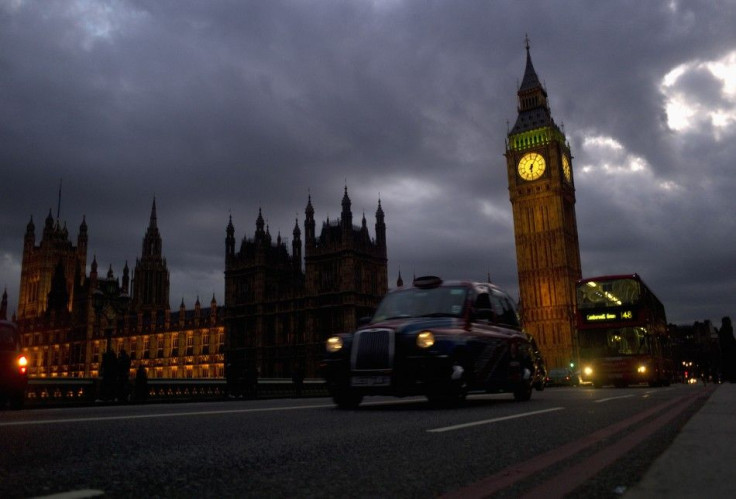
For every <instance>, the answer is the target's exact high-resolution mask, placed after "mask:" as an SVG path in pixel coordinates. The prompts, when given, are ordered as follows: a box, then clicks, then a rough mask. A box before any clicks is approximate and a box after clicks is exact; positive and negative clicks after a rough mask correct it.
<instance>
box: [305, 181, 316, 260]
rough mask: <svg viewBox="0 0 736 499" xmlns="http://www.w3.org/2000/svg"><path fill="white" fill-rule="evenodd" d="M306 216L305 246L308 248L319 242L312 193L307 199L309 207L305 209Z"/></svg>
mask: <svg viewBox="0 0 736 499" xmlns="http://www.w3.org/2000/svg"><path fill="white" fill-rule="evenodd" d="M304 214H305V215H306V218H305V219H304V246H305V247H307V248H314V246H315V245H316V244H317V239H316V236H315V228H314V227H315V224H314V208H313V207H312V195H311V194H310V195H309V199H308V200H307V207H306V209H305V210H304Z"/></svg>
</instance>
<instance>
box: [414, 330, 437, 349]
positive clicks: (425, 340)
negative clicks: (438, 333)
mask: <svg viewBox="0 0 736 499" xmlns="http://www.w3.org/2000/svg"><path fill="white" fill-rule="evenodd" d="M432 345H434V334H433V333H432V331H422V332H421V333H419V334H418V335H417V346H418V347H419V348H429V347H431V346H432Z"/></svg>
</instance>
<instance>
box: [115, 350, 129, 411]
mask: <svg viewBox="0 0 736 499" xmlns="http://www.w3.org/2000/svg"><path fill="white" fill-rule="evenodd" d="M129 384H130V356H129V355H128V353H127V352H126V351H125V349H124V348H123V349H121V350H120V353H119V354H118V380H117V399H118V401H120V402H127V401H128V399H129V398H130V387H129Z"/></svg>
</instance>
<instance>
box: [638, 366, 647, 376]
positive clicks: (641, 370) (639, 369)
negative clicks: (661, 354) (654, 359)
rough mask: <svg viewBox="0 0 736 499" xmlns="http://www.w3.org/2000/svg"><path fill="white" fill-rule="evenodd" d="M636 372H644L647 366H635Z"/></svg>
mask: <svg viewBox="0 0 736 499" xmlns="http://www.w3.org/2000/svg"><path fill="white" fill-rule="evenodd" d="M636 372H638V373H639V374H644V373H645V372H647V366H639V367H637V368H636Z"/></svg>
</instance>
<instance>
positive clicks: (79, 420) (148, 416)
mask: <svg viewBox="0 0 736 499" xmlns="http://www.w3.org/2000/svg"><path fill="white" fill-rule="evenodd" d="M325 407H335V406H334V404H329V405H298V406H291V407H261V408H253V409H230V410H220V411H202V412H169V413H160V414H130V415H126V416H104V417H89V418H69V419H41V420H38V421H9V422H5V423H0V427H2V426H31V425H42V424H63V423H89V422H93V421H94V422H99V421H116V420H125V419H152V418H175V417H182V416H212V415H217V414H241V413H249V412H276V411H295V410H299V409H322V408H325Z"/></svg>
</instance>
